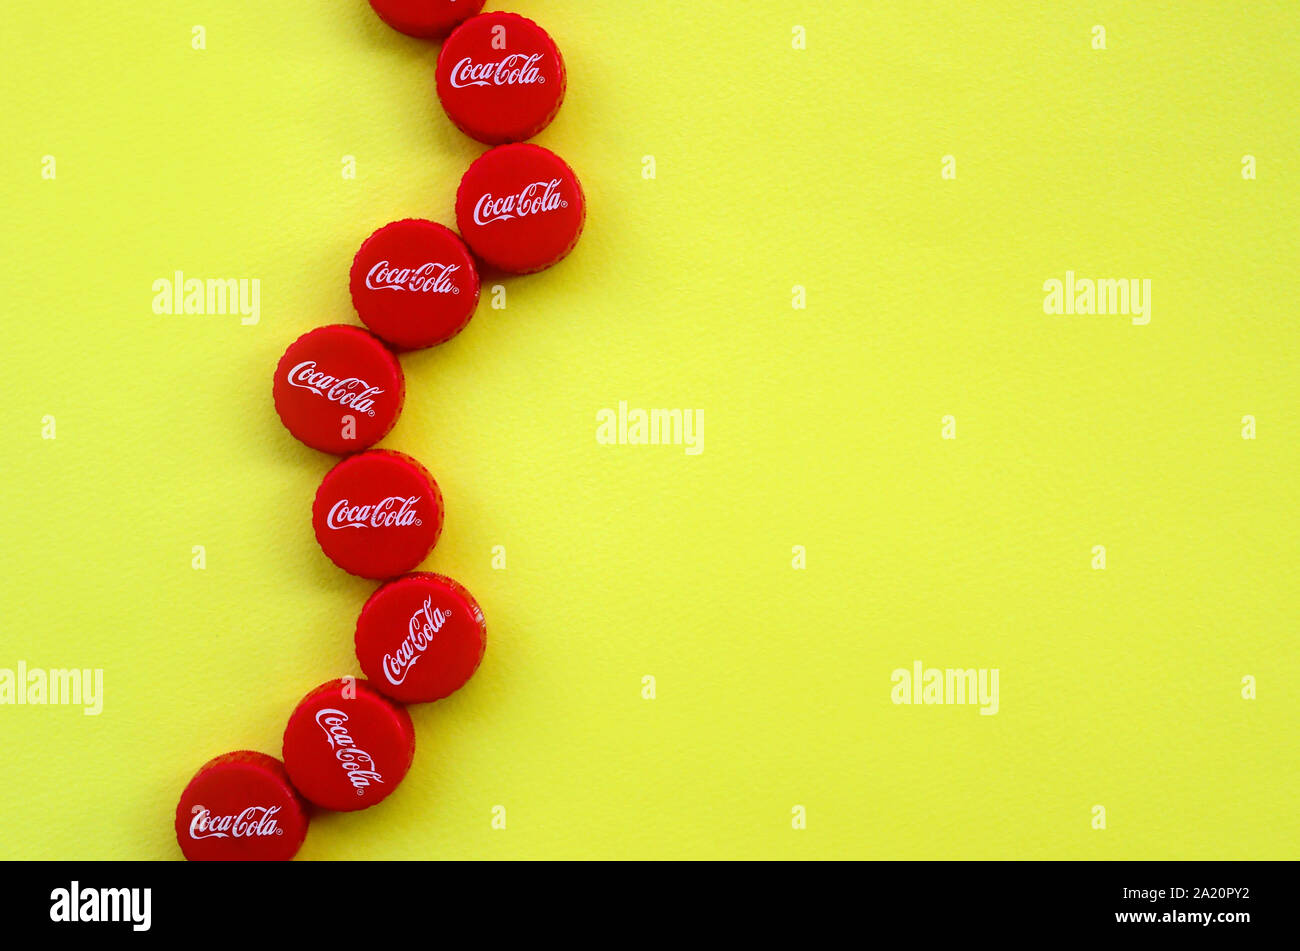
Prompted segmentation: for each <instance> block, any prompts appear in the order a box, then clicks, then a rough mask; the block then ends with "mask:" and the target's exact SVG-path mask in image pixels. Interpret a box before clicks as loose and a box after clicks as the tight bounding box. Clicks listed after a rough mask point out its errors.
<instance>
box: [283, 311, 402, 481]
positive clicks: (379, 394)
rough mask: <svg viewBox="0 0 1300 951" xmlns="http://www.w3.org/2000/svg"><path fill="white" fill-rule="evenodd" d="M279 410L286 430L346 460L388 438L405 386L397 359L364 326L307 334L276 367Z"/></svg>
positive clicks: (290, 347)
mask: <svg viewBox="0 0 1300 951" xmlns="http://www.w3.org/2000/svg"><path fill="white" fill-rule="evenodd" d="M272 395H273V396H274V398H275V411H276V412H277V413H279V414H280V421H281V422H283V423H284V425H285V428H286V429H288V430H289V432H291V433H293V434H294V436H296V437H297V438H298V439H300V440H301V441H302V442H304V443H306V444H307V445H308V446H311V447H312V448H313V449H319V450H321V451H322V452H332V453H335V454H336V455H340V456H341V455H346V454H347V453H350V452H358V451H360V450H362V449H365V448H367V447H368V446H372V445H374V444H375V443H377V442H379V440H381V439H383V438H384V437H385V436H387V435H388V432H389V430H391V429H392V428H393V424H394V423H396V422H397V417H398V416H399V415H401V412H402V402H403V400H404V399H405V396H406V384H405V381H404V380H403V377H402V366H401V364H399V363H398V362H397V357H395V356H393V354H392V353H391V352H390V351H389V349H388V348H387V347H385V346H384V345H383V344H382V343H380V342H379V341H378V340H376V339H375V338H374V337H373V336H371V335H370V334H368V333H366V332H365V331H364V330H362V329H361V328H360V327H348V326H345V325H343V324H333V325H331V326H328V327H317V328H316V329H315V330H311V331H308V332H307V333H305V334H303V335H302V336H301V337H299V338H298V339H297V340H295V341H294V342H293V343H291V344H289V349H287V350H285V352H284V356H282V357H281V358H280V363H279V365H278V366H277V367H276V368H275V384H274V386H273V387H272Z"/></svg>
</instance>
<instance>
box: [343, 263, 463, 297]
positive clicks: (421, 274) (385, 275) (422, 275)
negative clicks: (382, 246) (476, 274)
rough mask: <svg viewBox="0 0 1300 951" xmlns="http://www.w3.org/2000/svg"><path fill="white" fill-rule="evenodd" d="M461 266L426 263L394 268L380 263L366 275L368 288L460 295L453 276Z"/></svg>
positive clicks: (373, 289)
mask: <svg viewBox="0 0 1300 951" xmlns="http://www.w3.org/2000/svg"><path fill="white" fill-rule="evenodd" d="M459 270H460V265H459V264H439V263H437V262H436V261H426V262H425V263H424V264H421V265H420V266H419V267H394V266H393V265H391V264H389V263H388V262H387V261H378V262H376V264H375V266H374V267H372V268H371V269H370V272H369V273H368V274H366V287H368V288H369V289H370V290H372V291H417V292H422V293H425V294H459V293H460V288H459V287H457V286H456V284H455V282H454V281H453V280H452V276H453V275H454V274H455V273H456V272H457V271H459Z"/></svg>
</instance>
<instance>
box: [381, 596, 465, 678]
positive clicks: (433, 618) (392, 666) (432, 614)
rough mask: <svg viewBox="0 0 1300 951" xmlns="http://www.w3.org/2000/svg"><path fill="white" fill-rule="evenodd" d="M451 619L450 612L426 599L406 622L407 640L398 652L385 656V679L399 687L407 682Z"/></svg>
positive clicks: (430, 599)
mask: <svg viewBox="0 0 1300 951" xmlns="http://www.w3.org/2000/svg"><path fill="white" fill-rule="evenodd" d="M450 617H451V612H450V611H444V610H443V609H442V608H435V607H434V606H433V599H432V598H425V599H424V604H422V605H421V606H420V608H419V610H418V611H416V612H415V613H414V614H412V615H411V619H410V620H409V621H407V622H406V638H405V639H404V640H403V641H402V643H401V645H400V646H399V647H398V648H397V651H396V652H395V653H392V654H385V655H384V677H385V678H386V679H387V680H388V682H389V683H390V684H394V685H397V684H401V683H402V682H403V681H404V680H406V675H407V674H409V673H410V672H411V668H412V667H414V666H415V665H416V663H417V662H418V661H419V659H420V657H421V656H422V655H423V654H424V651H425V649H426V648H427V647H428V646H429V644H430V643H432V641H433V635H435V634H437V633H438V632H439V631H441V630H442V626H443V625H444V624H446V623H447V620H448V619H449V618H450Z"/></svg>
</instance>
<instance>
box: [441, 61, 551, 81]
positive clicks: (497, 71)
mask: <svg viewBox="0 0 1300 951" xmlns="http://www.w3.org/2000/svg"><path fill="white" fill-rule="evenodd" d="M541 60H542V54H541V53H511V54H510V55H508V56H506V57H504V58H503V59H500V60H497V61H496V62H495V63H475V62H474V60H473V59H471V58H470V57H468V56H466V57H465V58H464V59H462V60H461V61H460V62H459V63H457V64H456V65H455V67H454V68H453V69H452V71H451V88H452V89H464V88H465V87H466V86H532V85H538V86H540V85H542V84H544V83H545V82H546V77H545V76H543V75H542V71H541V69H540V68H538V65H537V64H538V63H540V62H541Z"/></svg>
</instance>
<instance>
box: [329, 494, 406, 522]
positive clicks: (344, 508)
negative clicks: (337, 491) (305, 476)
mask: <svg viewBox="0 0 1300 951" xmlns="http://www.w3.org/2000/svg"><path fill="white" fill-rule="evenodd" d="M418 501H420V497H419V496H418V495H411V496H401V495H390V496H389V497H388V498H386V499H384V500H383V501H382V502H376V503H374V504H373V505H353V504H352V503H351V502H349V501H348V500H347V499H339V500H338V501H337V502H335V503H334V504H333V505H332V506H331V507H330V511H329V516H328V517H327V518H326V519H325V524H326V525H328V526H329V527H330V528H332V529H339V528H405V527H406V526H408V525H420V524H422V523H421V521H420V518H419V513H418V512H416V510H415V503H416V502H418Z"/></svg>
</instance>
